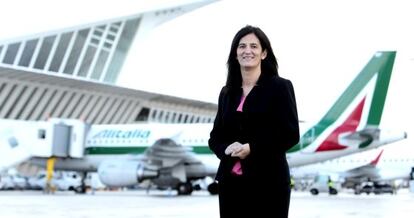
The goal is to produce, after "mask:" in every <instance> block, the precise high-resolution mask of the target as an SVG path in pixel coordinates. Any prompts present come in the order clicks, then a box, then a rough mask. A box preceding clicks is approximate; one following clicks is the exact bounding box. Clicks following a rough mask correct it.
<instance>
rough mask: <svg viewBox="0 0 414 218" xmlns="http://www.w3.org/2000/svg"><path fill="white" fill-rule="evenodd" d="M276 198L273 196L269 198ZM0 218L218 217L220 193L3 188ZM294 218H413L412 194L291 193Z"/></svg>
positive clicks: (402, 192) (406, 192) (404, 191)
mask: <svg viewBox="0 0 414 218" xmlns="http://www.w3.org/2000/svg"><path fill="white" fill-rule="evenodd" d="M269 198H272V196H269ZM0 217H1V218H109V217H111V218H114V217H115V218H117V217H119V218H121V217H122V218H130V217H131V218H132V217H134V218H137V217H138V218H153V217H156V218H162V217H166V218H175V217H179V218H190V217H191V218H195V217H197V218H204V217H205V218H214V217H219V215H218V197H217V196H211V195H209V194H208V193H207V192H205V191H197V192H194V193H193V194H192V195H191V196H177V195H176V194H175V193H174V192H169V191H150V192H149V193H147V192H146V191H143V190H138V191H137V190H133V191H131V190H128V191H98V192H95V193H94V194H92V193H87V194H84V195H80V194H74V193H72V192H55V193H54V194H44V193H42V192H41V191H0ZM289 217H290V218H333V217H334V218H372V217H374V218H390V217H398V218H412V217H414V193H411V192H409V191H408V190H400V191H399V192H398V193H397V194H396V195H391V194H382V195H373V194H371V195H365V194H362V195H354V194H352V193H346V192H340V193H339V194H338V195H333V196H330V195H328V194H326V193H321V194H319V195H317V196H312V195H311V194H310V193H309V192H293V193H292V198H291V207H290V216H289Z"/></svg>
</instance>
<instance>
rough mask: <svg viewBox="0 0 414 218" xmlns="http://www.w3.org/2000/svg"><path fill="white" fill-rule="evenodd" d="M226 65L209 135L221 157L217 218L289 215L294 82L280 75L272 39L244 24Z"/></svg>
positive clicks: (295, 129)
mask: <svg viewBox="0 0 414 218" xmlns="http://www.w3.org/2000/svg"><path fill="white" fill-rule="evenodd" d="M227 68H228V71H227V81H226V84H225V85H224V86H223V88H222V89H221V91H220V94H219V97H218V111H217V115H216V118H215V121H214V126H213V128H212V130H211V132H210V138H209V147H210V149H211V150H212V151H213V152H214V153H215V155H216V156H217V157H218V158H219V159H220V164H219V167H218V170H217V174H216V181H217V183H218V190H219V211H220V217H221V218H225V217H232V218H240V217H277V218H287V217H288V213H289V203H290V193H291V189H290V172H289V166H288V162H287V160H286V151H287V150H288V149H289V148H291V147H292V146H294V145H295V144H297V143H298V141H299V122H298V115H297V109H296V100H295V93H294V89H293V85H292V83H291V81H290V80H288V79H285V78H282V77H280V76H279V74H278V63H277V60H276V57H275V55H274V53H273V50H272V47H271V44H270V41H269V39H268V37H267V36H266V35H265V33H264V32H263V31H262V30H261V29H260V28H259V27H255V26H251V25H247V26H245V27H243V28H241V29H240V30H239V31H238V32H237V33H236V35H235V36H234V38H233V41H232V44H231V48H230V54H229V56H228V60H227Z"/></svg>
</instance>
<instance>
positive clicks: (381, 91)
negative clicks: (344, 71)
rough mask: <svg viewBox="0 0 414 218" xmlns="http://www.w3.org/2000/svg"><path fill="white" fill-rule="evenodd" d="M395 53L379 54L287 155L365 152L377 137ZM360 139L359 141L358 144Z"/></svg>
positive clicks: (376, 54)
mask: <svg viewBox="0 0 414 218" xmlns="http://www.w3.org/2000/svg"><path fill="white" fill-rule="evenodd" d="M395 56H396V52H377V53H375V55H374V56H373V57H372V58H371V60H370V61H369V62H368V64H367V65H366V66H365V67H364V68H363V69H362V71H361V72H360V73H359V74H358V75H357V77H356V78H355V79H354V80H353V82H352V83H351V84H350V85H349V86H348V87H347V89H346V90H345V91H344V92H343V93H342V95H341V96H340V97H339V98H338V99H337V101H336V102H335V103H334V104H333V106H332V107H331V108H330V109H329V110H328V112H327V113H326V114H325V115H324V116H323V117H322V119H321V120H320V121H319V122H317V123H316V124H315V125H313V126H312V127H311V128H309V129H307V130H302V131H305V132H304V134H303V135H302V137H301V140H300V142H299V143H298V144H297V145H295V146H294V147H293V148H291V149H290V150H289V151H288V153H294V152H297V151H300V150H309V152H326V151H335V150H343V149H346V148H348V147H356V148H365V147H366V146H368V145H369V144H371V142H372V141H373V140H375V137H376V131H378V125H379V123H380V121H381V116H382V112H383V109H384V104H385V100H386V96H387V91H388V85H389V82H390V78H391V72H392V68H393V65H394V60H395ZM357 139H358V140H357Z"/></svg>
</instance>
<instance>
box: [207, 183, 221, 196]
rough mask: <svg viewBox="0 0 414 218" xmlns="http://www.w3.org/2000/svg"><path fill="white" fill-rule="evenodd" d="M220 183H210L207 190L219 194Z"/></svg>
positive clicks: (212, 193)
mask: <svg viewBox="0 0 414 218" xmlns="http://www.w3.org/2000/svg"><path fill="white" fill-rule="evenodd" d="M218 189H219V187H218V183H217V182H212V183H211V184H210V185H208V186H207V191H208V192H209V193H210V194H211V195H216V194H218Z"/></svg>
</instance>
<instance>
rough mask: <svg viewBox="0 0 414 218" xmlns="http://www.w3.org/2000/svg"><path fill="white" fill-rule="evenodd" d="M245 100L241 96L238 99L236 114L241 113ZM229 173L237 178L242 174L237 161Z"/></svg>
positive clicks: (244, 97)
mask: <svg viewBox="0 0 414 218" xmlns="http://www.w3.org/2000/svg"><path fill="white" fill-rule="evenodd" d="M245 99H246V96H244V95H242V97H241V99H240V104H239V106H238V107H237V111H238V112H243V105H244V100H245ZM231 173H232V174H234V175H237V176H240V175H242V174H243V170H242V168H241V164H240V160H238V161H237V162H236V163H235V164H234V166H233V168H232V169H231Z"/></svg>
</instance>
